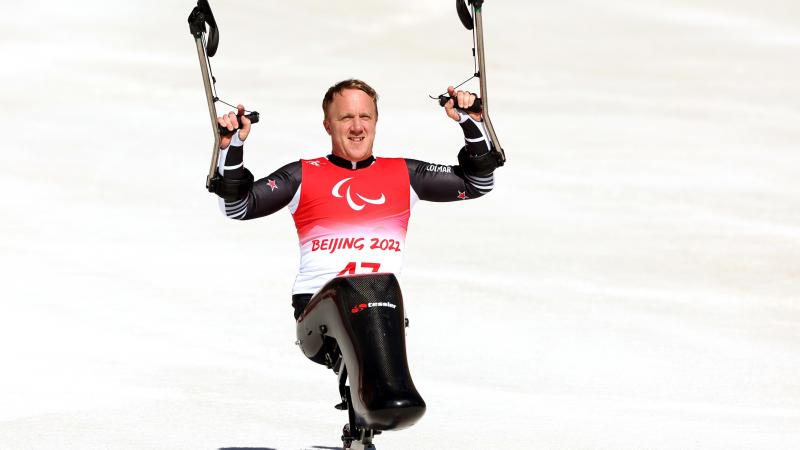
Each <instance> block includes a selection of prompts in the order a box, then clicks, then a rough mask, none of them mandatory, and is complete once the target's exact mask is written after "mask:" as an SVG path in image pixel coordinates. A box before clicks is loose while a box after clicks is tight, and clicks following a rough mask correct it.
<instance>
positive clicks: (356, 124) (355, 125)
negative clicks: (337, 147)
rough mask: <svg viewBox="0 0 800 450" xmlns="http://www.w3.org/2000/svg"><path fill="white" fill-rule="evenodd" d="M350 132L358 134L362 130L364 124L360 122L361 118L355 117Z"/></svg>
mask: <svg viewBox="0 0 800 450" xmlns="http://www.w3.org/2000/svg"><path fill="white" fill-rule="evenodd" d="M350 130H351V131H353V132H354V133H360V132H361V131H363V130H364V122H363V121H362V120H361V118H359V117H356V118H354V119H353V126H352V127H351V128H350Z"/></svg>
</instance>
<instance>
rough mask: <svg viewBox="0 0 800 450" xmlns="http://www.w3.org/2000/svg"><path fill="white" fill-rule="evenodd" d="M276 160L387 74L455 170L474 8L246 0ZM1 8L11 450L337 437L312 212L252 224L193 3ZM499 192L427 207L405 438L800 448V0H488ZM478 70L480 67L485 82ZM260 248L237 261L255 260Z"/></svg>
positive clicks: (255, 445) (389, 118)
mask: <svg viewBox="0 0 800 450" xmlns="http://www.w3.org/2000/svg"><path fill="white" fill-rule="evenodd" d="M212 3H213V5H212V6H214V9H215V13H216V16H217V20H218V21H219V23H220V29H221V46H220V51H219V54H218V56H217V57H215V58H214V69H215V75H216V76H217V79H218V80H219V86H218V87H219V91H220V95H221V96H222V97H223V98H224V99H227V100H229V101H232V102H239V101H241V102H244V103H245V104H246V105H247V106H252V107H253V108H256V109H258V110H260V112H261V114H262V123H260V124H258V125H257V126H256V128H255V132H254V133H253V135H252V137H251V138H250V139H249V140H248V148H247V153H246V161H247V164H248V167H250V168H251V169H252V170H253V172H255V173H256V174H257V175H261V176H263V175H265V174H267V173H269V172H270V171H272V170H273V169H275V168H277V167H279V166H280V165H283V164H285V163H287V162H289V161H292V160H296V159H297V158H299V157H312V156H319V155H323V154H325V153H326V151H327V150H328V149H329V142H328V140H327V136H326V135H325V133H324V132H323V129H322V126H321V120H322V117H321V111H320V106H319V104H320V101H321V97H322V94H323V93H324V91H325V89H326V88H327V87H328V86H330V85H331V84H332V83H334V82H336V81H338V80H341V79H344V78H347V77H351V76H355V77H360V78H363V79H365V80H367V81H368V82H369V83H371V84H373V85H374V86H375V87H376V88H377V89H378V91H379V93H380V95H381V100H380V108H381V118H380V122H379V127H378V138H377V141H376V153H377V154H378V155H384V156H399V155H402V156H407V157H413V158H418V159H423V160H428V161H431V162H439V163H454V162H455V152H456V151H457V149H458V147H459V146H460V142H461V134H460V133H461V132H460V130H459V128H458V127H457V126H455V125H454V124H453V123H451V122H449V120H448V119H446V118H445V116H444V114H443V112H442V111H441V109H440V108H438V107H436V106H435V105H434V103H433V102H431V101H429V100H428V99H427V95H428V94H438V93H440V92H441V91H442V90H443V89H444V87H446V85H447V84H448V83H452V82H459V81H461V80H463V79H464V78H466V77H467V76H468V75H469V74H470V73H471V71H472V61H471V55H470V52H469V45H470V34H469V32H467V31H465V30H464V29H463V28H462V27H461V25H460V24H459V22H458V20H457V18H456V16H455V12H454V8H453V5H452V3H451V2H450V1H440V2H397V1H389V0H369V1H366V0H362V1H355V0H338V1H335V2H322V1H309V0H295V1H291V2H276V1H255V0H247V1H245V0H242V1H237V2H222V1H212ZM5 6H6V7H5V8H3V14H1V15H0V26H2V30H3V33H2V37H1V38H0V50H1V52H0V54H2V55H3V63H2V69H0V77H2V78H0V81H2V83H0V86H2V87H1V88H0V89H2V96H0V105H1V106H2V108H0V124H2V125H0V126H2V127H3V128H2V134H3V136H5V138H6V139H7V144H6V145H4V146H3V151H2V152H0V164H2V177H0V188H2V191H3V192H4V193H5V195H4V196H3V204H2V209H3V211H4V212H3V220H2V221H0V233H1V234H0V236H2V238H0V248H2V250H1V251H0V264H2V267H3V278H2V279H3V282H2V286H3V294H2V310H0V357H1V358H2V364H3V367H2V370H0V449H4V450H5V449H8V450H28V449H47V450H52V449H81V450H87V449H103V450H117V449H171V450H172V449H176V450H177V449H191V450H197V449H209V450H217V449H250V450H266V449H281V450H284V449H298V448H330V447H337V446H338V445H339V441H338V437H339V432H340V430H341V426H342V424H343V423H344V422H345V420H346V418H345V414H344V413H342V412H338V411H336V410H334V409H333V407H332V406H333V405H334V404H335V403H336V401H337V393H336V389H335V387H336V385H335V379H334V377H333V376H332V374H331V373H330V372H329V371H326V370H324V369H322V368H321V367H318V366H315V365H314V364H312V363H310V362H309V361H307V360H306V359H305V358H304V357H303V356H302V355H301V353H300V352H299V350H298V349H297V348H296V347H295V345H294V344H293V343H294V324H293V320H292V316H291V307H290V298H289V294H290V289H291V284H292V280H293V276H294V271H295V268H296V261H297V257H298V251H297V244H296V238H295V232H294V229H293V226H292V223H291V219H290V217H289V214H288V213H286V212H281V213H279V214H277V215H275V216H273V217H269V218H266V219H261V220H257V221H252V222H248V223H240V222H235V221H231V220H227V219H225V218H223V217H222V216H221V215H220V213H219V211H218V209H217V202H216V198H215V197H213V196H211V195H210V194H208V193H207V192H206V191H205V189H204V182H205V174H206V173H207V171H208V165H209V161H210V153H211V152H210V150H211V133H210V130H209V129H208V128H209V124H208V115H207V110H206V105H205V99H204V96H203V92H202V83H201V79H200V73H199V70H198V61H197V57H196V53H195V48H194V43H193V41H192V39H191V37H190V35H189V33H188V26H187V24H186V17H187V15H188V13H189V11H190V9H191V7H192V6H193V4H192V2H191V1H185V2H175V1H172V2H156V1H153V0H142V1H136V2H101V1H98V0H76V1H72V2H56V1H52V0H49V1H48V0H44V1H41V0H40V1H28V2H16V3H14V4H13V5H11V4H8V5H5ZM484 9H485V16H484V19H485V27H486V33H487V34H486V45H487V53H488V54H487V56H488V64H489V70H490V73H489V74H488V75H489V83H490V89H491V107H492V118H493V121H494V123H495V127H496V128H497V132H498V134H499V136H500V138H501V141H502V143H503V146H504V147H505V149H506V150H507V153H508V165H507V167H504V168H503V169H502V170H499V171H498V173H497V187H496V189H495V190H494V192H492V193H491V194H490V195H489V196H488V197H486V198H484V199H481V200H478V201H474V202H467V203H462V204H446V205H434V204H428V203H420V204H418V205H417V208H416V210H415V212H414V215H413V219H412V222H411V228H410V231H409V240H408V257H407V265H406V271H405V272H404V276H403V278H402V285H403V290H404V295H405V297H406V307H407V311H408V314H409V316H410V319H411V328H410V329H409V333H408V351H409V358H410V364H411V372H412V374H413V376H414V381H415V383H416V385H417V387H418V389H419V391H420V393H421V394H422V396H423V397H424V398H425V400H426V401H427V404H428V411H427V414H426V415H425V417H423V419H422V420H421V421H420V422H419V423H418V424H417V425H415V426H414V427H412V428H410V429H408V430H404V431H399V432H390V433H384V434H383V435H381V436H379V437H378V438H377V439H376V443H377V444H378V448H379V449H380V450H392V449H437V450H440V449H474V448H483V449H506V448H515V449H516V448H526V449H569V450H578V449H726V450H727V449H796V448H800V377H798V373H800V304H799V303H798V302H799V301H800V180H799V178H800V146H799V144H800V84H798V81H797V80H799V79H800V58H798V55H800V3H797V2H794V1H779V0H764V1H754V0H725V1H721V0H691V1H690V0H672V1H669V2H666V1H655V0H636V1H631V0H608V1H605V2H589V1H575V0H566V1H561V2H530V1H522V0H516V1H511V0H507V1H503V2H499V1H498V2H494V1H491V0H490V1H487V2H486V5H485V7H484ZM472 88H473V89H476V85H474V84H473V85H472ZM231 255H236V256H234V257H232V256H231Z"/></svg>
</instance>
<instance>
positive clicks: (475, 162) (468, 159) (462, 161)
mask: <svg viewBox="0 0 800 450" xmlns="http://www.w3.org/2000/svg"><path fill="white" fill-rule="evenodd" d="M458 164H459V165H460V166H461V168H462V169H464V172H466V173H468V174H470V175H475V176H476V177H486V176H489V175H491V174H492V172H494V169H496V168H498V167H500V166H502V165H503V162H502V157H501V156H500V152H498V151H497V150H495V149H494V146H492V150H491V151H489V152H486V153H484V154H482V155H470V154H469V153H467V147H462V148H461V151H460V152H458Z"/></svg>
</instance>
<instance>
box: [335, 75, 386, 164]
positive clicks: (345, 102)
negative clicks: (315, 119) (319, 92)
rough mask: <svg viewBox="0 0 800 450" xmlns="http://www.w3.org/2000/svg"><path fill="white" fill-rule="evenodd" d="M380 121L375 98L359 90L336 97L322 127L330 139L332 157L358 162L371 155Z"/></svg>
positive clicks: (345, 92) (345, 91) (347, 91)
mask: <svg viewBox="0 0 800 450" xmlns="http://www.w3.org/2000/svg"><path fill="white" fill-rule="evenodd" d="M377 121H378V112H377V111H376V109H375V103H374V102H373V101H372V97H370V96H369V95H368V94H367V93H366V92H364V91H362V90H359V89H345V90H343V91H342V92H341V93H339V94H335V95H334V96H333V101H332V102H331V104H330V106H329V107H328V117H326V118H325V120H324V121H323V122H322V124H323V125H324V126H325V131H327V132H328V134H329V135H330V136H331V144H332V147H333V154H334V155H336V156H339V157H341V158H344V159H346V160H348V161H355V162H358V161H363V160H365V159H367V158H369V157H370V155H372V143H373V142H374V141H375V124H376V123H377Z"/></svg>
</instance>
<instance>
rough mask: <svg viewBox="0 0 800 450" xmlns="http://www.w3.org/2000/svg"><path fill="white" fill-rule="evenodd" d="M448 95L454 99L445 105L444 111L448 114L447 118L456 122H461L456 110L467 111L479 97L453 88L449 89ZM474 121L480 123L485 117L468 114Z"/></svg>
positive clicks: (478, 114)
mask: <svg viewBox="0 0 800 450" xmlns="http://www.w3.org/2000/svg"><path fill="white" fill-rule="evenodd" d="M447 94H448V95H449V96H450V97H453V99H455V100H456V101H453V99H450V100H449V101H448V102H447V103H445V104H444V111H445V112H446V113H447V116H448V117H450V118H451V119H453V120H455V121H456V122H460V121H461V117H460V116H459V115H458V111H456V108H459V109H467V108H469V107H470V106H472V104H473V103H475V99H476V98H477V96H476V95H475V94H473V93H471V92H468V91H457V90H456V89H455V88H454V87H453V86H448V87H447ZM468 114H469V116H470V117H472V120H474V121H476V122H480V121H482V120H483V115H482V114H481V113H473V112H471V113H468Z"/></svg>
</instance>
